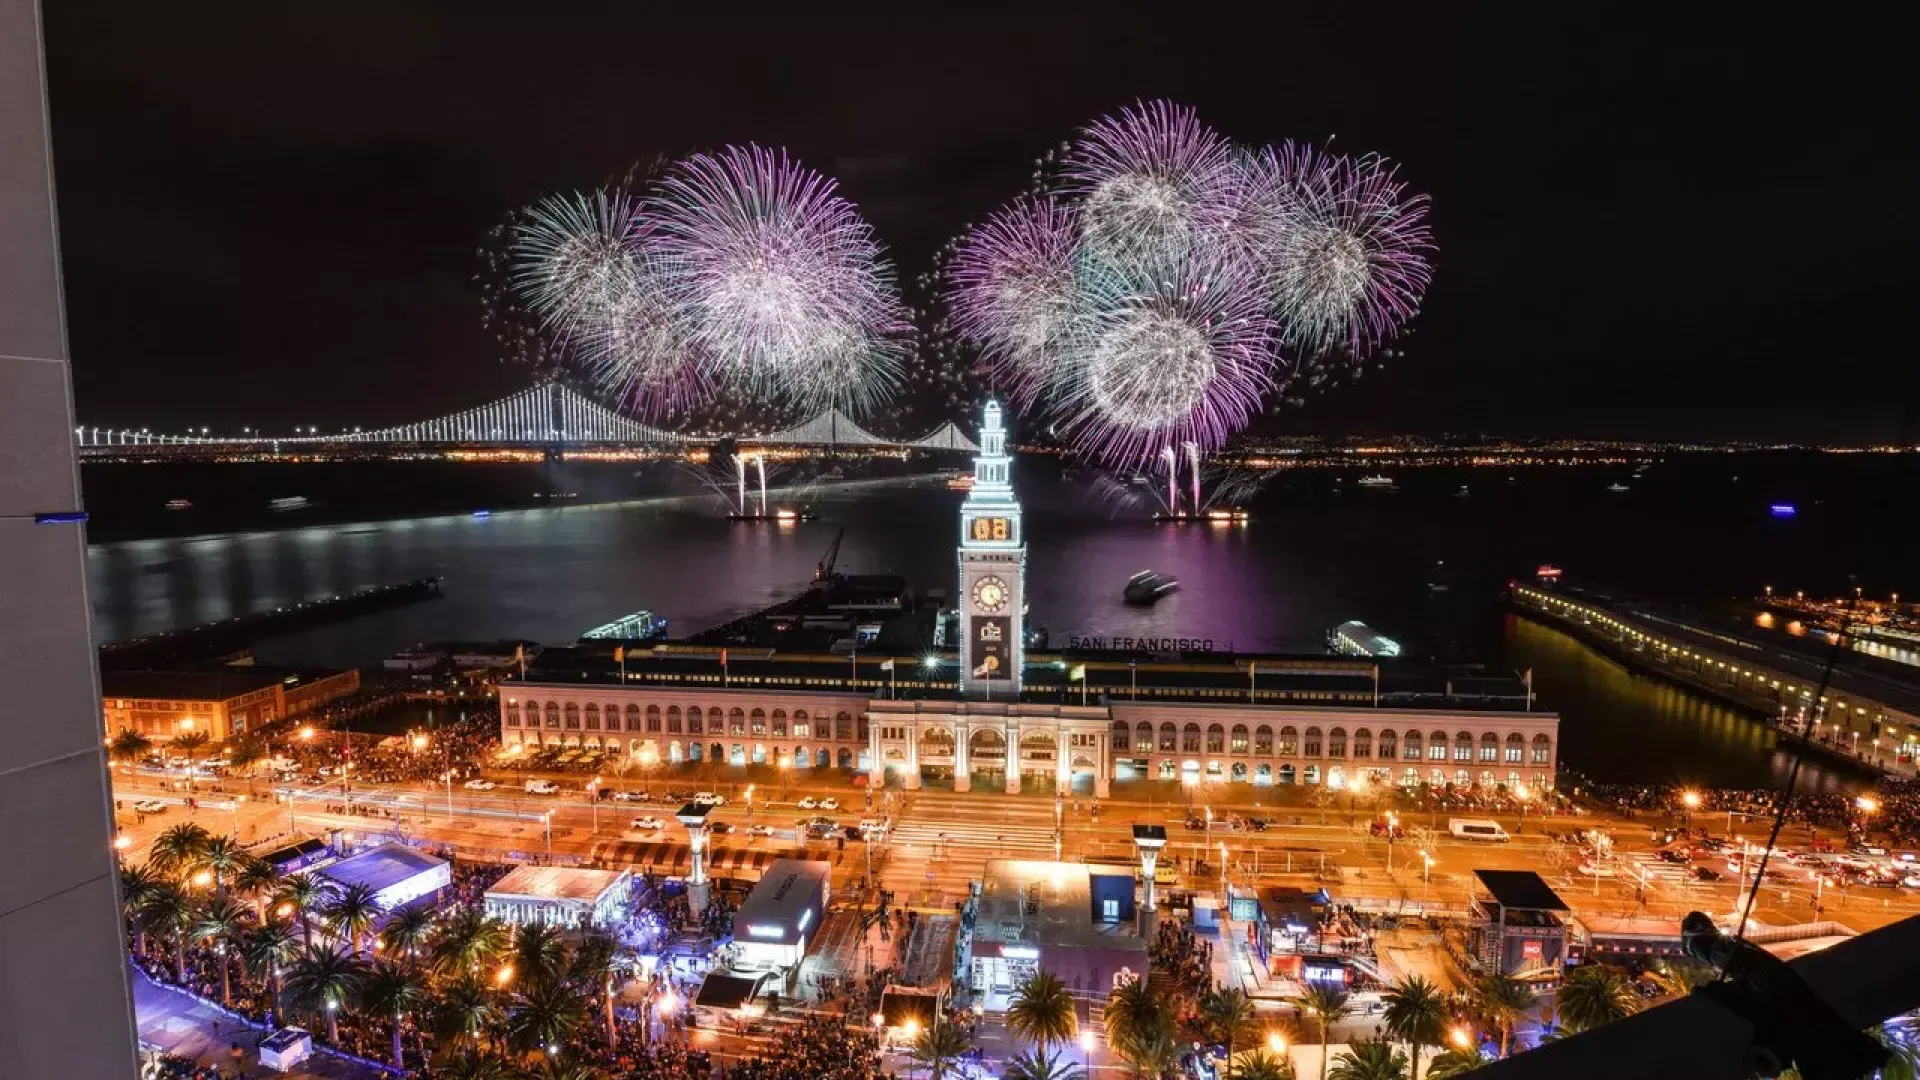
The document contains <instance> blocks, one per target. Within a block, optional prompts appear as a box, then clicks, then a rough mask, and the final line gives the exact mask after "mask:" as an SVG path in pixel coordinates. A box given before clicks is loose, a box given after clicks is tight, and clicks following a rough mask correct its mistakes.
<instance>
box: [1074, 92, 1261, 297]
mask: <svg viewBox="0 0 1920 1080" xmlns="http://www.w3.org/2000/svg"><path fill="white" fill-rule="evenodd" d="M1233 166H1234V153H1233V145H1232V144H1231V143H1229V142H1227V140H1225V139H1223V138H1221V137H1220V135H1219V134H1218V133H1217V132H1215V131H1214V130H1213V129H1212V128H1210V127H1208V126H1207V125H1205V124H1203V123H1201V122H1200V118H1199V117H1198V116H1197V115H1195V113H1194V111H1193V110H1192V109H1188V108H1185V107H1183V106H1180V105H1175V104H1173V103H1171V102H1166V101H1150V102H1144V103H1142V104H1140V105H1139V106H1137V107H1131V108H1126V109H1122V110H1121V111H1120V114H1119V115H1118V116H1111V117H1105V118H1103V119H1101V120H1098V121H1096V122H1094V123H1093V124H1092V125H1091V126H1090V127H1088V128H1087V130H1086V132H1085V133H1084V135H1083V136H1082V137H1081V139H1080V140H1079V141H1078V142H1076V143H1075V144H1074V146H1073V149H1072V150H1071V151H1070V152H1069V153H1068V155H1067V158H1066V162H1065V166H1064V170H1063V175H1064V176H1065V178H1066V182H1067V186H1068V189H1069V190H1070V191H1072V192H1074V193H1075V194H1077V195H1078V196H1079V197H1080V199H1081V203H1080V207H1079V212H1080V214H1081V215H1082V217H1083V218H1084V221H1085V234H1084V240H1085V242H1086V244H1087V246H1088V247H1089V249H1090V250H1091V251H1093V252H1094V253H1096V254H1098V255H1099V256H1101V257H1104V258H1105V259H1107V260H1110V261H1111V262H1113V263H1114V264H1116V265H1118V266H1120V267H1122V268H1129V269H1130V268H1133V267H1138V266H1143V265H1147V266H1159V265H1178V264H1179V262H1180V261H1181V260H1183V259H1185V258H1187V257H1188V256H1189V255H1192V254H1195V247H1196V245H1198V244H1200V243H1202V242H1203V241H1204V237H1203V234H1204V233H1205V232H1207V231H1209V229H1210V224H1209V219H1210V218H1212V217H1213V215H1214V214H1215V213H1216V212H1217V210H1218V208H1219V207H1220V205H1221V203H1222V202H1223V200H1225V199H1226V198H1227V197H1228V196H1229V194H1230V192H1231V190H1232V184H1233V180H1234V169H1233Z"/></svg>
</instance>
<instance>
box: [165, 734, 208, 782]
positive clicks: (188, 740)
mask: <svg viewBox="0 0 1920 1080" xmlns="http://www.w3.org/2000/svg"><path fill="white" fill-rule="evenodd" d="M211 741H212V740H210V739H208V738H207V733H206V732H204V731H183V732H181V733H180V734H178V735H175V736H174V737H173V738H172V739H170V740H169V741H168V745H169V746H171V747H172V748H173V749H174V750H176V751H178V752H179V754H180V756H182V757H184V758H186V759H187V790H188V791H192V790H193V774H194V772H195V771H196V763H195V760H194V759H196V758H198V757H199V756H200V751H202V750H205V749H206V748H207V743H209V742H211Z"/></svg>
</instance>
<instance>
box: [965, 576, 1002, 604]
mask: <svg viewBox="0 0 1920 1080" xmlns="http://www.w3.org/2000/svg"><path fill="white" fill-rule="evenodd" d="M973 606H974V607H977V608H979V609H980V610H981V611H999V610H1000V609H1001V608H1004V607H1006V606H1007V583H1006V582H1004V581H1001V580H1000V579H999V578H997V577H991V576H989V577H983V578H981V579H980V580H978V581H976V582H974V583H973Z"/></svg>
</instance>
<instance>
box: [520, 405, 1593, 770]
mask: <svg viewBox="0 0 1920 1080" xmlns="http://www.w3.org/2000/svg"><path fill="white" fill-rule="evenodd" d="M1006 439H1007V432H1006V429H1005V425H1004V423H1003V418H1002V415H1001V409H1000V406H999V405H998V404H997V403H994V402H989V403H988V404H987V406H986V408H985V415H984V419H983V423H982V425H981V430H980V440H979V442H980V453H979V455H978V456H977V457H976V458H975V460H974V474H973V486H972V488H971V490H970V491H969V493H968V495H967V498H966V500H965V501H964V502H963V503H962V504H961V506H960V514H959V519H958V522H957V525H958V535H957V536H956V545H955V561H956V565H955V578H954V586H955V588H954V592H953V597H952V606H953V607H954V608H955V609H957V610H956V611H954V612H952V613H948V614H947V616H946V618H945V625H946V626H949V627H952V628H954V629H955V630H956V631H957V634H956V636H957V638H958V640H957V641H955V642H952V643H948V644H946V645H945V646H944V647H939V648H934V649H931V650H925V649H919V648H911V647H901V645H900V644H898V643H897V638H898V637H899V636H900V634H899V633H898V632H896V633H895V638H896V643H890V642H889V641H888V640H887V638H886V636H885V635H881V636H879V637H877V638H876V639H875V640H873V641H870V642H867V643H865V644H859V645H855V646H854V648H853V649H852V650H847V649H846V648H845V646H846V645H847V644H851V643H854V642H858V641H860V639H861V637H863V636H865V634H864V633H863V631H869V630H872V629H873V628H875V627H877V626H879V625H880V624H878V623H875V622H873V621H872V620H873V619H874V618H876V617H878V616H879V615H880V614H884V613H889V612H890V613H892V615H893V618H894V624H896V625H907V626H912V625H920V626H925V627H928V628H931V627H932V626H933V625H935V622H934V619H933V617H932V614H931V611H930V610H927V609H925V608H924V607H923V608H922V609H921V610H920V611H919V612H918V615H917V616H916V612H915V609H916V605H915V603H914V601H913V598H912V597H911V593H910V590H907V589H906V588H905V587H904V584H903V583H901V582H899V581H898V579H887V578H866V579H855V578H845V577H841V576H837V575H830V576H828V578H827V579H826V580H824V581H822V582H820V583H818V584H816V586H815V587H814V589H813V590H811V591H810V592H809V594H808V595H807V596H806V597H803V598H801V599H799V600H796V601H795V602H792V603H790V604H785V605H781V606H780V607H778V608H775V609H770V610H769V611H768V612H764V613H762V614H761V615H760V616H756V617H755V618H754V619H750V620H745V621H744V628H743V626H741V625H736V626H734V627H731V628H730V629H731V631H732V633H731V634H730V640H732V641H736V642H737V641H738V640H741V639H742V638H745V639H746V640H751V641H752V642H753V644H748V645H742V644H737V643H732V644H725V645H721V644H717V643H709V644H700V643H681V642H671V643H663V644H653V645H635V646H632V647H628V648H625V649H621V650H618V651H616V650H615V649H614V648H613V647H612V643H604V644H601V645H597V646H579V647H568V648H552V649H547V650H545V651H544V652H542V653H541V654H540V655H539V656H538V657H536V658H535V659H534V660H533V661H531V663H530V665H529V667H528V669H527V671H526V672H525V674H524V675H523V676H518V677H515V678H511V679H508V680H507V681H505V682H503V683H501V685H500V687H499V694H500V723H501V741H502V742H503V744H504V745H505V746H506V747H507V748H508V749H509V751H513V750H514V749H515V748H516V747H525V748H529V749H531V748H536V747H552V746H562V747H578V748H582V749H595V750H599V751H602V752H604V753H609V754H617V755H624V756H628V757H631V758H633V759H634V760H635V761H637V762H639V763H640V764H641V765H642V766H643V767H653V766H659V765H671V764H679V763H683V762H708V763H724V764H726V765H731V766H739V767H743V768H744V767H746V766H749V765H758V766H766V767H773V768H778V769H782V770H808V771H811V770H815V769H819V770H826V769H836V770H842V771H846V772H851V771H856V770H858V771H863V772H866V773H868V774H869V776H870V777H871V780H872V782H873V783H876V784H878V783H882V782H886V781H891V782H893V783H895V784H896V785H898V786H902V787H906V788H909V789H911V788H917V787H920V786H921V784H922V783H938V784H940V785H941V786H947V785H949V784H950V785H951V786H952V787H953V788H954V789H956V790H960V791H966V790H970V789H974V788H979V789H992V790H998V791H1006V792H1009V793H1016V792H1020V791H1022V790H1026V791H1040V792H1049V793H1051V792H1059V791H1063V790H1068V789H1072V790H1075V791H1079V792H1081V793H1085V794H1092V795H1095V796H1097V797H1102V798H1104V797H1106V796H1107V795H1108V792H1109V786H1110V784H1111V782H1112V781H1113V780H1115V779H1127V778H1131V777H1153V778H1158V779H1168V780H1171V779H1179V780H1183V781H1187V782H1191V783H1250V784H1302V785H1327V786H1330V787H1335V788H1340V787H1349V788H1350V787H1354V786H1359V785H1364V784H1394V785H1407V786H1412V785H1416V784H1420V783H1427V784H1432V785H1435V786H1438V785H1444V784H1452V785H1455V786H1460V787H1465V786H1479V787H1484V788H1498V787H1506V788H1515V787H1519V786H1522V785H1525V786H1527V787H1530V788H1543V787H1550V786H1552V784H1553V779H1554V765H1555V761H1556V758H1557V754H1558V749H1559V747H1558V741H1559V718H1558V716H1556V715H1555V714H1553V713H1549V712H1539V711H1535V710H1533V709H1532V708H1531V698H1530V695H1529V694H1528V693H1527V691H1526V690H1525V688H1524V687H1521V686H1520V684H1519V683H1517V682H1515V681H1513V680H1497V679H1477V678H1463V677H1459V676H1454V677H1452V678H1448V677H1446V676H1445V675H1443V674H1439V673H1430V672H1424V671H1406V670H1402V669H1401V668H1400V665H1399V662H1398V661H1387V662H1385V664H1384V666H1383V665H1382V663H1381V662H1380V661H1377V660H1374V659H1369V658H1358V659H1356V658H1348V657H1332V656H1301V655H1284V656H1283V655H1248V654H1223V653H1212V652H1182V653H1154V652H1146V651H1129V652H1093V651H1086V652H1077V651H1048V650H1044V649H1039V648H1036V649H1034V650H1033V651H1029V649H1028V645H1027V641H1028V638H1027V626H1026V621H1027V619H1026V616H1027V610H1026V561H1027V536H1026V529H1025V523H1024V521H1023V518H1022V515H1021V511H1020V502H1019V499H1018V498H1017V497H1016V496H1015V494H1014V490H1013V487H1012V475H1011V474H1012V457H1011V455H1010V454H1009V452H1008V449H1007V445H1006ZM1115 587H1116V589H1117V588H1118V585H1117V584H1116V586H1115ZM916 617H917V618H918V622H917V623H916V622H915V619H916ZM810 631H811V637H809V632H810ZM823 634H825V635H828V636H831V635H834V634H843V635H845V636H844V637H841V638H838V639H836V642H835V643H833V644H832V645H831V647H827V646H826V645H823V644H819V641H820V637H821V636H822V635H823ZM697 640H698V639H696V641H697ZM918 640H927V638H918V639H915V641H918ZM789 642H792V644H790V643H789ZM795 644H798V645H799V646H800V647H797V648H796V647H794V645H795ZM1137 644H1146V643H1137ZM1178 644H1185V643H1176V645H1178ZM809 646H812V647H809Z"/></svg>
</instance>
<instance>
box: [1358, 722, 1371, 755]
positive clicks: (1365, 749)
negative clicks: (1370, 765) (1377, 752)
mask: <svg viewBox="0 0 1920 1080" xmlns="http://www.w3.org/2000/svg"><path fill="white" fill-rule="evenodd" d="M1353 756H1354V757H1357V758H1370V757H1372V756H1373V732H1372V731H1370V730H1368V729H1366V728H1355V729H1354V732H1353Z"/></svg>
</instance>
